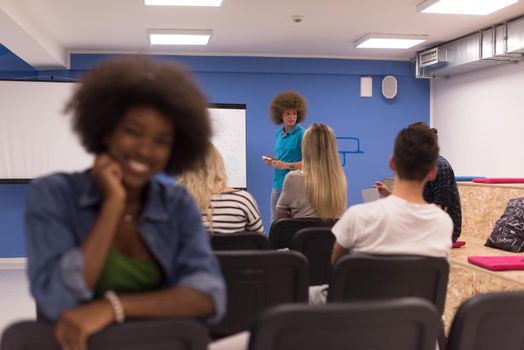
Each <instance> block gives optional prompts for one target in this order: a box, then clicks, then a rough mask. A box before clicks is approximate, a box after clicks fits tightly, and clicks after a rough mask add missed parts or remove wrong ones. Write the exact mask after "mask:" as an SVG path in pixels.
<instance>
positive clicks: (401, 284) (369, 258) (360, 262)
mask: <svg viewBox="0 0 524 350" xmlns="http://www.w3.org/2000/svg"><path fill="white" fill-rule="evenodd" d="M448 276H449V263H448V261H447V260H446V259H445V258H436V257H427V256H408V255H394V256H392V255H388V256H386V255H366V254H347V255H345V256H343V257H341V258H340V259H338V261H337V262H336V264H335V267H334V268H333V273H332V275H331V282H330V284H329V289H328V296H327V300H328V302H340V301H364V300H381V299H391V298H399V297H419V298H423V299H426V300H428V301H429V302H431V303H433V305H435V307H436V309H437V312H438V314H439V316H442V314H443V313H444V305H445V302H446V291H447V287H448ZM441 323H442V325H441V327H440V332H439V347H440V349H444V348H445V343H446V337H445V333H444V325H443V322H441Z"/></svg>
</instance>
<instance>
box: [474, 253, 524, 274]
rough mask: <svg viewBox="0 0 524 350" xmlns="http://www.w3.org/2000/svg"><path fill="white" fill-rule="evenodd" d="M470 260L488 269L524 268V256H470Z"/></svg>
mask: <svg viewBox="0 0 524 350" xmlns="http://www.w3.org/2000/svg"><path fill="white" fill-rule="evenodd" d="M468 262H469V263H470V264H475V265H478V266H480V267H483V268H485V269H488V270H493V271H503V270H524V256H522V255H520V256H469V257H468Z"/></svg>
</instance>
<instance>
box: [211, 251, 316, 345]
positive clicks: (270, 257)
mask: <svg viewBox="0 0 524 350" xmlns="http://www.w3.org/2000/svg"><path fill="white" fill-rule="evenodd" d="M216 256H217V257H218V260H219V262H220V265H221V267H222V273H223V274H224V278H225V281H226V287H227V312H226V316H225V317H224V319H223V320H222V321H221V322H220V323H219V324H218V325H215V326H213V327H211V336H212V337H213V338H220V337H224V336H227V335H231V334H234V333H237V332H240V331H245V330H248V329H249V328H250V327H251V325H252V323H253V322H254V321H255V320H256V319H257V317H258V316H259V315H260V313H261V312H262V311H264V310H265V309H266V308H268V307H270V306H274V305H277V304H282V303H292V302H307V300H308V284H309V282H308V267H307V260H306V258H305V257H304V256H303V255H302V254H300V253H298V252H293V251H278V252H277V251H271V250H266V251H263V250H258V251H218V252H216Z"/></svg>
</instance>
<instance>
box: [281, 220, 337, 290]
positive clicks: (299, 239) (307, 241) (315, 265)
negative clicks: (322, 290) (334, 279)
mask: <svg viewBox="0 0 524 350" xmlns="http://www.w3.org/2000/svg"><path fill="white" fill-rule="evenodd" d="M334 243H335V236H334V235H333V234H332V233H331V228H330V227H310V228H303V229H300V230H298V232H297V233H295V235H294V236H293V240H292V241H291V249H293V250H296V251H299V252H301V253H302V254H304V255H305V256H306V258H307V260H308V263H309V284H310V285H312V286H314V285H319V284H326V283H329V280H330V277H331V271H332V269H333V267H332V265H331V253H332V252H333V244H334Z"/></svg>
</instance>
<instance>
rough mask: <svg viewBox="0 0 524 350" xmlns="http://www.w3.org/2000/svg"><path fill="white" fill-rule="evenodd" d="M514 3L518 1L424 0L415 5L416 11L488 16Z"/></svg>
mask: <svg viewBox="0 0 524 350" xmlns="http://www.w3.org/2000/svg"><path fill="white" fill-rule="evenodd" d="M516 2H518V0H482V1H481V0H426V1H424V2H422V3H420V4H418V5H417V11H418V12H423V13H447V14H457V15H489V14H490V13H493V12H495V11H498V10H500V9H502V8H504V7H507V6H509V5H511V4H514V3H516Z"/></svg>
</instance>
